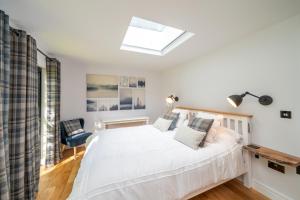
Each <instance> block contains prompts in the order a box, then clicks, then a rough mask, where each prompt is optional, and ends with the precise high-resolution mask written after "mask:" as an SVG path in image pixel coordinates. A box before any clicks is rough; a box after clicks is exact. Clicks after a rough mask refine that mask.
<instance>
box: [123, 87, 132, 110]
mask: <svg viewBox="0 0 300 200" xmlns="http://www.w3.org/2000/svg"><path fill="white" fill-rule="evenodd" d="M120 110H132V90H131V89H129V88H121V89H120Z"/></svg>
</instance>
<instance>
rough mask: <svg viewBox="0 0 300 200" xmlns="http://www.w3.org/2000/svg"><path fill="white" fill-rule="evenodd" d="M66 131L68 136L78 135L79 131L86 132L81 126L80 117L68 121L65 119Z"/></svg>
mask: <svg viewBox="0 0 300 200" xmlns="http://www.w3.org/2000/svg"><path fill="white" fill-rule="evenodd" d="M63 125H64V127H65V130H66V133H67V135H68V136H71V135H76V134H78V133H81V132H84V130H83V129H82V127H81V124H80V121H79V119H73V120H68V121H63Z"/></svg>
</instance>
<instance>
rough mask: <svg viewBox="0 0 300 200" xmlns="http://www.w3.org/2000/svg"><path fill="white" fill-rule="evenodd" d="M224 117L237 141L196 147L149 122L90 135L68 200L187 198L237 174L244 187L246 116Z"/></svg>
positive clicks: (246, 172)
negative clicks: (192, 147)
mask: <svg viewBox="0 0 300 200" xmlns="http://www.w3.org/2000/svg"><path fill="white" fill-rule="evenodd" d="M185 109H186V108H185ZM190 111H191V112H196V111H195V110H190ZM197 112H201V110H199V109H198V110H197ZM216 114H217V113H216ZM223 115H224V116H226V117H224V120H223V123H222V126H225V127H229V128H231V129H233V130H236V131H237V132H239V133H240V134H241V136H242V138H243V142H242V143H237V142H229V141H226V140H224V141H223V140H221V141H218V142H215V143H208V144H206V145H205V147H204V148H201V149H199V150H196V151H195V150H193V149H191V148H189V147H187V146H185V145H183V144H181V143H180V142H178V141H176V140H174V139H173V137H174V134H175V131H176V130H175V131H167V132H161V131H159V130H158V129H156V128H155V127H153V126H152V125H144V126H137V127H128V128H119V129H109V130H104V131H100V132H97V133H95V134H94V136H93V139H92V140H91V141H90V144H89V145H88V146H87V149H86V152H85V155H84V157H83V159H82V161H81V166H80V168H79V171H78V174H77V177H76V179H75V181H74V185H73V189H72V192H71V194H70V196H69V198H68V199H69V200H79V199H80V200H87V199H89V200H96V199H103V200H118V199H122V200H135V199H145V200H147V199H149V200H150V199H151V200H152V199H155V200H156V199H161V200H174V199H189V198H191V197H193V196H195V195H197V194H200V193H202V192H204V191H206V190H208V189H210V188H212V187H215V186H217V185H219V184H222V183H224V182H226V181H228V180H231V179H233V178H236V177H241V179H242V181H244V183H245V185H246V186H249V185H250V183H249V180H250V178H249V176H250V175H251V173H250V171H251V170H250V166H251V165H250V157H249V155H248V154H247V153H246V152H243V150H242V146H243V145H244V144H245V143H248V142H249V128H248V124H249V119H250V117H249V116H238V115H232V114H226V113H223Z"/></svg>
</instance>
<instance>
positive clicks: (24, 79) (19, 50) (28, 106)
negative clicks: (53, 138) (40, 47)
mask: <svg viewBox="0 0 300 200" xmlns="http://www.w3.org/2000/svg"><path fill="white" fill-rule="evenodd" d="M10 44H11V51H10V52H11V58H10V70H11V71H10V94H9V123H8V131H9V140H10V141H9V158H10V198H11V199H35V194H36V192H37V191H38V183H39V170H40V132H39V131H40V128H39V127H40V119H39V108H38V97H39V93H38V67H37V47H36V41H35V40H34V39H33V38H32V37H30V36H29V35H27V34H26V32H24V31H21V30H14V29H11V43H10Z"/></svg>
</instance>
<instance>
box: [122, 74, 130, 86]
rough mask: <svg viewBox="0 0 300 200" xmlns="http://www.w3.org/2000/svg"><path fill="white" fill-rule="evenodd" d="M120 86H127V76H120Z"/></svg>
mask: <svg viewBox="0 0 300 200" xmlns="http://www.w3.org/2000/svg"><path fill="white" fill-rule="evenodd" d="M120 87H129V77H128V76H121V77H120Z"/></svg>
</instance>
